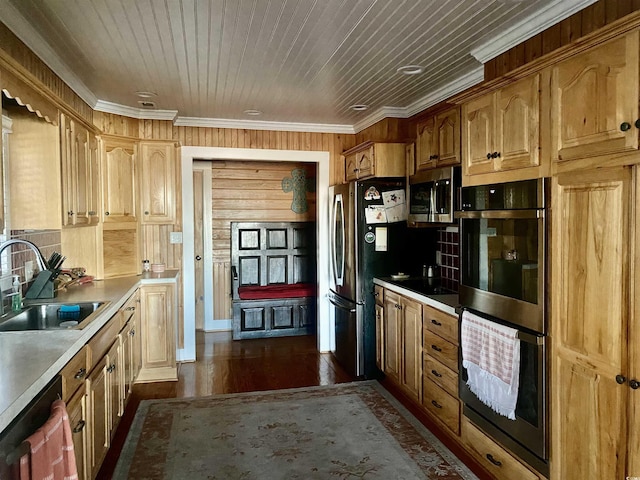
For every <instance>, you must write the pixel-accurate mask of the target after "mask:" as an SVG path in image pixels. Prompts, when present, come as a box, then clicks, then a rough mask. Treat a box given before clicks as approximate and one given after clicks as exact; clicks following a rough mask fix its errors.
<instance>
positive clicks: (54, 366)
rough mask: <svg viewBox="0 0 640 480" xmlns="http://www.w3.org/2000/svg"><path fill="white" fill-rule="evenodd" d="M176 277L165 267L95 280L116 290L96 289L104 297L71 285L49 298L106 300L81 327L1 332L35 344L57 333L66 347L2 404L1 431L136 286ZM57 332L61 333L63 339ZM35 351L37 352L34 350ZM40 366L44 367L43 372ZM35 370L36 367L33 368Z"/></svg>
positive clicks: (1, 335)
mask: <svg viewBox="0 0 640 480" xmlns="http://www.w3.org/2000/svg"><path fill="white" fill-rule="evenodd" d="M179 276H180V271H179V270H166V271H165V272H163V273H153V272H148V273H143V274H141V275H131V276H126V277H119V278H113V279H106V280H96V281H95V282H94V283H95V285H98V287H102V286H104V285H106V284H107V283H108V284H113V285H114V287H113V289H114V290H117V293H116V294H111V295H109V294H108V291H109V288H104V289H101V288H96V289H95V290H96V292H100V291H105V293H104V294H103V295H104V296H102V297H100V296H99V294H98V293H96V297H91V298H87V296H88V295H89V296H90V295H91V293H88V292H87V289H86V288H84V287H85V285H83V286H78V287H73V288H70V289H69V291H67V292H61V293H60V294H59V295H58V296H57V297H56V298H55V299H52V301H55V302H61V303H71V302H76V301H78V302H79V301H87V300H89V301H91V300H93V301H104V302H109V304H108V305H107V306H106V307H105V309H104V310H103V311H102V312H100V314H99V315H98V316H96V318H95V319H94V320H93V321H91V323H90V324H89V325H87V326H86V327H85V328H84V329H82V330H73V331H68V332H47V331H32V332H0V339H1V340H5V341H6V340H7V339H11V340H15V339H16V338H17V337H16V336H18V335H20V336H22V338H23V339H27V340H30V339H31V340H33V341H34V343H37V341H38V340H42V338H41V337H44V336H47V338H52V335H56V337H55V338H56V341H59V342H60V343H61V344H63V347H62V348H65V351H64V353H62V354H60V355H59V356H58V357H57V359H56V360H55V361H53V362H52V363H50V364H48V363H47V365H48V366H47V365H39V366H40V368H39V369H37V370H40V371H41V372H42V373H40V374H37V373H36V376H37V375H39V376H37V377H36V378H35V379H34V380H28V382H30V384H29V386H28V387H26V388H25V389H24V391H23V392H22V393H21V394H19V395H17V396H16V397H15V398H14V399H13V401H11V402H10V403H9V404H8V405H7V406H5V407H4V410H3V411H2V412H1V413H0V433H1V432H2V431H4V429H5V428H7V426H9V425H10V424H11V422H12V421H13V420H14V419H15V418H16V417H17V416H18V415H19V414H20V413H21V412H22V411H23V410H24V408H25V407H27V406H28V405H29V403H30V402H31V401H32V400H33V399H34V398H35V397H36V396H37V395H38V393H40V391H41V390H42V389H43V388H44V387H46V386H47V384H48V383H49V382H50V381H51V380H53V378H54V377H55V376H56V375H58V374H59V373H60V371H61V370H62V368H63V367H64V366H65V365H66V364H67V363H68V362H69V361H70V360H71V359H72V358H73V357H74V356H75V355H76V354H77V353H78V352H79V351H80V349H81V348H82V347H83V346H84V345H86V344H87V342H88V341H89V340H90V339H91V338H92V337H93V336H94V335H95V334H96V333H98V331H99V330H100V329H101V328H102V327H103V326H104V325H105V324H106V323H107V322H108V321H109V320H110V319H111V318H112V317H113V316H114V315H115V314H116V313H117V311H118V310H119V309H120V307H122V305H124V303H125V302H126V301H127V300H128V298H129V297H130V296H131V295H132V294H133V293H134V292H135V291H136V289H138V288H139V287H141V286H144V285H153V284H167V283H177V282H178V279H179ZM87 285H92V284H87ZM95 285H93V286H95ZM116 285H117V286H116ZM106 297H109V298H106ZM116 297H117V298H116ZM60 334H63V335H64V338H63V337H62V335H60ZM34 350H37V345H34ZM35 353H36V354H37V351H36V352H35ZM24 367H26V368H29V367H32V366H30V365H25V366H24ZM3 368H16V365H12V364H9V365H3ZM42 368H44V371H43V370H42ZM34 369H36V368H35V367H34ZM28 382H27V383H28ZM0 388H3V390H5V391H6V390H7V389H6V388H5V385H3V384H0Z"/></svg>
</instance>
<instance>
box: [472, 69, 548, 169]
mask: <svg viewBox="0 0 640 480" xmlns="http://www.w3.org/2000/svg"><path fill="white" fill-rule="evenodd" d="M462 119H463V121H462V156H463V172H464V174H465V175H478V174H486V173H493V172H501V171H510V170H515V169H526V168H532V167H539V166H540V152H539V146H540V131H539V128H540V75H539V74H535V75H531V76H530V77H526V78H523V79H521V80H518V81H517V82H514V83H512V84H509V85H507V86H505V87H503V88H501V89H499V90H497V91H495V92H491V93H487V94H485V95H482V96H480V97H478V98H475V99H473V100H470V101H469V102H467V103H465V104H464V105H462ZM531 175H532V176H531V178H535V177H536V176H538V172H537V171H536V170H534V171H533V172H532V174H531Z"/></svg>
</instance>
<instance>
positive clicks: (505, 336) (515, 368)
mask: <svg viewBox="0 0 640 480" xmlns="http://www.w3.org/2000/svg"><path fill="white" fill-rule="evenodd" d="M460 344H461V348H462V366H463V367H464V368H466V369H467V375H468V380H467V385H468V386H469V389H470V390H471V391H472V392H473V393H474V394H475V395H476V396H477V397H478V399H479V400H480V401H481V402H482V403H484V404H485V405H487V406H489V407H491V408H492V409H493V410H494V411H495V412H497V413H499V414H500V415H503V416H505V417H507V418H510V419H511V420H515V419H516V402H517V400H518V381H519V376H520V340H519V339H518V331H517V330H515V329H513V328H509V327H505V326H504V325H500V324H498V323H495V322H491V321H489V320H486V319H484V318H481V317H479V316H477V315H474V314H473V313H471V312H468V311H466V310H465V311H464V312H463V313H462V324H461V338H460Z"/></svg>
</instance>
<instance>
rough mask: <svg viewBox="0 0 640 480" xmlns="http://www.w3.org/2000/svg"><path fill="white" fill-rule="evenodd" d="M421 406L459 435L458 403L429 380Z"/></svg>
mask: <svg viewBox="0 0 640 480" xmlns="http://www.w3.org/2000/svg"><path fill="white" fill-rule="evenodd" d="M422 404H423V405H424V406H425V407H426V409H427V410H428V411H429V412H430V413H431V414H432V415H433V416H434V417H436V418H437V419H438V420H440V421H441V422H442V423H444V424H445V425H446V426H447V428H449V430H451V431H452V432H454V433H455V434H456V435H459V434H460V401H459V400H458V399H457V398H455V397H452V396H451V395H449V394H448V393H447V392H445V391H444V390H443V389H442V388H440V387H439V386H438V385H436V384H435V383H433V382H432V381H430V380H426V381H425V382H424V390H423V392H422ZM514 478H515V477H514Z"/></svg>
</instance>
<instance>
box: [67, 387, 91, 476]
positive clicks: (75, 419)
mask: <svg viewBox="0 0 640 480" xmlns="http://www.w3.org/2000/svg"><path fill="white" fill-rule="evenodd" d="M66 405H67V415H68V416H69V425H70V426H71V435H72V437H73V452H74V454H75V457H76V469H77V470H78V479H80V480H84V479H87V478H89V475H88V473H89V472H87V471H86V466H87V460H86V454H87V452H88V450H87V446H88V437H87V403H86V395H85V389H84V384H83V385H82V389H80V390H78V391H77V392H76V394H75V395H74V396H73V397H72V398H71V399H70V400H68V401H67V402H66Z"/></svg>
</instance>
